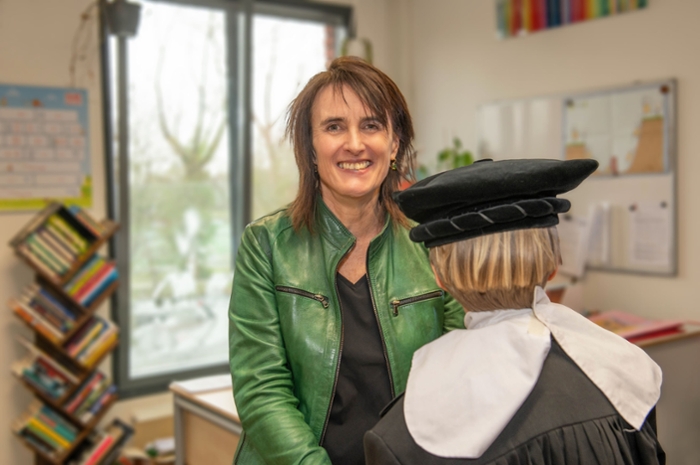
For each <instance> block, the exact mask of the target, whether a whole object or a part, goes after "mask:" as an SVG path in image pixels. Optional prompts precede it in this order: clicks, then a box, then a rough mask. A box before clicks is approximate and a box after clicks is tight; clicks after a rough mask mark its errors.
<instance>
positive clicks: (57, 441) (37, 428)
mask: <svg viewBox="0 0 700 465" xmlns="http://www.w3.org/2000/svg"><path fill="white" fill-rule="evenodd" d="M27 428H29V430H30V431H32V432H34V433H35V434H37V435H39V436H41V437H42V438H43V439H45V440H47V441H48V442H50V443H51V444H53V445H54V446H55V447H56V448H58V449H66V448H68V446H70V442H69V441H68V439H66V438H64V437H62V436H61V435H60V434H59V433H58V432H57V431H54V430H53V429H51V428H50V427H49V426H48V425H46V424H45V423H43V422H41V421H39V420H38V419H37V418H36V417H31V418H30V419H29V420H28V421H27Z"/></svg>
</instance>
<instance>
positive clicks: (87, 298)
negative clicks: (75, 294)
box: [80, 266, 118, 307]
mask: <svg viewBox="0 0 700 465" xmlns="http://www.w3.org/2000/svg"><path fill="white" fill-rule="evenodd" d="M117 277H118V273H117V269H116V267H114V266H113V267H111V269H110V270H109V271H108V272H107V274H105V275H103V276H102V277H101V278H100V280H99V281H96V282H95V283H94V284H93V285H92V286H91V287H90V288H88V289H86V292H85V295H83V296H82V297H81V298H80V303H81V305H83V306H84V307H90V306H91V305H92V304H93V302H94V301H95V300H96V299H97V298H98V297H99V296H100V295H102V293H103V292H104V291H105V290H107V288H108V287H109V286H110V285H111V284H112V283H113V282H115V281H116V280H117Z"/></svg>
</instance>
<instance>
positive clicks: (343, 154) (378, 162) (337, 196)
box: [311, 86, 399, 204]
mask: <svg viewBox="0 0 700 465" xmlns="http://www.w3.org/2000/svg"><path fill="white" fill-rule="evenodd" d="M311 125H312V128H313V146H314V151H315V152H316V153H315V163H316V164H317V166H318V175H319V178H320V180H321V183H320V185H321V196H322V197H323V200H324V201H326V203H328V202H329V201H330V202H332V203H333V202H342V203H345V204H347V203H348V201H367V200H372V198H373V197H374V200H376V199H377V198H378V196H379V189H380V187H381V185H382V183H383V182H384V179H385V178H386V176H387V174H388V172H389V165H390V164H391V160H393V159H395V158H396V153H397V151H398V147H399V143H398V138H397V137H396V135H395V134H394V133H393V131H392V129H391V127H385V126H384V125H382V124H381V123H380V122H379V120H378V119H377V118H376V115H372V114H371V113H369V111H368V110H367V108H366V107H365V106H364V105H363V104H362V102H361V101H360V99H359V97H358V96H357V94H356V93H355V92H354V91H353V90H352V89H350V88H349V87H347V86H345V87H343V90H342V92H339V91H335V90H334V89H333V87H326V88H325V89H323V90H321V91H320V92H319V93H318V95H317V96H316V100H315V101H314V105H313V107H312V110H311Z"/></svg>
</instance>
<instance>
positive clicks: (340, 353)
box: [318, 242, 355, 446]
mask: <svg viewBox="0 0 700 465" xmlns="http://www.w3.org/2000/svg"><path fill="white" fill-rule="evenodd" d="M354 246H355V243H354V242H353V244H352V246H351V247H350V248H349V249H348V252H349V251H350V250H351V249H352V247H354ZM345 254H347V252H345ZM343 256H345V255H343ZM341 260H342V257H341ZM339 268H340V260H338V263H337V264H336V265H335V273H334V274H333V283H334V285H335V295H336V297H337V298H338V310H340V347H339V348H338V363H336V364H335V377H334V378H333V389H332V390H331V400H330V402H329V403H328V410H327V411H326V421H324V422H323V431H321V439H320V440H319V441H318V445H319V446H321V445H323V440H324V439H326V430H327V429H328V422H329V421H330V419H331V409H332V408H333V398H334V397H335V389H336V388H337V387H338V376H339V375H340V362H341V360H342V357H343V341H344V340H345V328H344V327H343V304H342V303H341V302H340V297H338V296H339V295H340V291H339V290H338V269H339Z"/></svg>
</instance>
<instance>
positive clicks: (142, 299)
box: [128, 2, 232, 379]
mask: <svg viewBox="0 0 700 465" xmlns="http://www.w3.org/2000/svg"><path fill="white" fill-rule="evenodd" d="M142 5H143V10H142V14H141V24H140V26H139V31H138V35H137V36H136V37H135V38H133V39H130V41H129V106H130V115H129V116H130V126H129V131H130V156H129V157H130V158H129V169H130V171H129V176H130V189H131V192H130V201H129V211H130V218H129V222H130V247H131V250H130V253H129V255H130V260H129V268H130V269H129V279H130V283H129V284H130V293H131V295H130V307H131V328H130V340H129V341H128V343H129V354H130V355H129V358H130V364H129V369H130V373H129V378H131V379H134V378H140V377H144V376H153V375H158V374H163V373H168V372H174V371H182V370H187V369H191V368H201V367H204V366H207V365H213V364H221V363H224V362H225V361H226V360H227V354H228V350H227V347H228V343H227V328H228V322H227V312H226V309H227V307H228V300H229V297H230V291H231V280H232V271H231V269H232V268H231V226H230V225H231V219H230V211H229V174H228V171H229V156H228V146H229V141H228V132H227V124H228V121H227V111H226V110H227V105H228V101H227V100H228V96H227V83H226V79H227V71H226V63H227V61H226V59H227V50H226V28H225V14H224V12H222V11H219V10H213V9H207V8H199V7H189V6H181V5H180V6H179V5H176V4H167V3H157V2H142Z"/></svg>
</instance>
